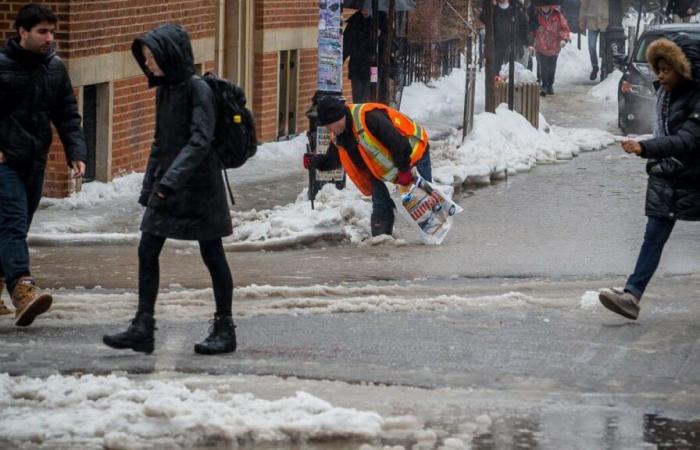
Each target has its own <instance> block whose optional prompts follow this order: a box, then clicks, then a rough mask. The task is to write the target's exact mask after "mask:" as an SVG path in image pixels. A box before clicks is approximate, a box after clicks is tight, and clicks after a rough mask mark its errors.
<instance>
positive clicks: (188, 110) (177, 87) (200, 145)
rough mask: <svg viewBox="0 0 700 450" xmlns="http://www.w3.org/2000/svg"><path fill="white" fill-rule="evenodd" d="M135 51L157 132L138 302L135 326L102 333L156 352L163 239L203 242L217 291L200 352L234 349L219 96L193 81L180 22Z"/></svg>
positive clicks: (145, 195) (109, 340)
mask: <svg viewBox="0 0 700 450" xmlns="http://www.w3.org/2000/svg"><path fill="white" fill-rule="evenodd" d="M131 50H132V53H133V54H134V57H135V58H136V61H137V62H138V63H139V65H140V66H141V69H142V70H143V71H144V73H145V74H146V76H147V77H148V84H149V86H151V87H154V86H157V87H158V89H157V91H156V130H155V138H154V141H153V145H152V147H151V155H150V157H149V159H148V165H147V167H146V173H145V175H144V179H143V189H142V191H141V197H140V198H139V203H140V204H141V205H143V206H146V212H145V213H144V215H143V220H142V222H141V232H142V234H141V242H140V243H139V250H138V254H139V305H138V310H137V312H136V317H135V318H134V320H133V321H132V322H131V326H130V327H129V328H128V329H127V330H126V331H125V332H123V333H118V334H114V335H107V336H104V338H103V341H104V343H105V344H106V345H108V346H110V347H113V348H120V349H121V348H130V349H132V350H134V351H138V352H144V353H151V352H152V351H153V344H154V339H153V330H154V327H155V320H154V318H153V314H154V308H155V302H156V296H157V294H158V286H159V261H158V260H159V257H160V252H161V250H162V249H163V245H164V244H165V240H166V239H168V238H171V239H182V240H196V241H199V250H200V253H201V254H202V259H203V260H204V263H205V264H206V266H207V269H209V273H210V275H211V279H212V284H213V287H214V299H215V301H216V314H215V316H214V320H213V322H212V323H213V325H212V328H211V330H210V334H209V336H208V337H207V338H206V339H205V340H204V342H201V343H199V344H196V345H195V346H194V351H195V352H197V353H204V354H213V353H227V352H233V351H235V350H236V333H235V326H234V325H233V319H232V314H231V303H232V297H233V278H232V277H231V270H230V268H229V265H228V262H227V261H226V256H225V253H224V248H223V244H222V241H221V238H222V237H224V236H228V235H230V234H231V233H232V232H233V231H232V224H231V213H230V211H229V207H228V202H227V200H226V191H225V190H224V183H223V180H222V177H221V163H220V162H219V160H218V158H217V157H216V156H215V155H214V153H213V152H214V150H213V149H212V141H213V139H214V129H215V127H216V112H215V99H214V93H213V92H212V91H211V89H210V88H209V85H208V84H207V82H206V81H204V79H202V78H201V77H198V76H195V69H194V56H193V53H192V45H191V43H190V38H189V36H188V35H187V32H186V31H185V29H184V28H182V27H180V26H178V25H170V24H168V25H161V26H159V27H157V28H155V29H154V30H152V31H150V32H148V33H146V34H145V35H143V36H141V37H139V38H137V39H136V40H135V41H134V43H133V45H132V48H131Z"/></svg>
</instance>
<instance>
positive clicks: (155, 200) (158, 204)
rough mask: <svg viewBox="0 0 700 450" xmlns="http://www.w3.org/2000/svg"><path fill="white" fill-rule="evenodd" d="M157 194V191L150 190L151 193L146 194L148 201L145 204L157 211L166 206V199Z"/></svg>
mask: <svg viewBox="0 0 700 450" xmlns="http://www.w3.org/2000/svg"><path fill="white" fill-rule="evenodd" d="M158 194H159V192H156V191H153V192H151V195H150V196H148V203H147V204H146V206H148V207H149V208H152V209H155V210H157V211H161V210H165V209H166V208H167V203H166V200H165V198H162V197H161V196H160V195H158Z"/></svg>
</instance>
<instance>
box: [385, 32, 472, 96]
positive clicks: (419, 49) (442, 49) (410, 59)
mask: <svg viewBox="0 0 700 450" xmlns="http://www.w3.org/2000/svg"><path fill="white" fill-rule="evenodd" d="M463 50H464V49H463V48H462V46H460V40H459V39H448V40H444V41H440V42H408V41H403V42H402V43H401V44H400V48H399V52H398V63H399V64H398V65H399V80H400V81H399V83H400V84H401V85H402V86H408V85H410V84H411V83H414V82H416V81H422V82H424V83H426V82H428V81H430V80H434V79H436V78H440V77H443V76H446V75H449V74H450V72H451V71H452V69H454V68H459V67H460V65H461V52H462V51H463Z"/></svg>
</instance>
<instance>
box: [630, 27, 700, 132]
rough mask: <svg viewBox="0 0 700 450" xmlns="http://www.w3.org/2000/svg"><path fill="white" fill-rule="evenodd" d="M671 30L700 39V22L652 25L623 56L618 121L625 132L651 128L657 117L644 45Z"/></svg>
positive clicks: (652, 128) (650, 73) (668, 33)
mask: <svg viewBox="0 0 700 450" xmlns="http://www.w3.org/2000/svg"><path fill="white" fill-rule="evenodd" d="M674 33H688V34H690V35H692V36H694V37H696V38H697V39H700V24H691V23H682V24H666V25H655V26H652V27H649V28H647V29H646V30H645V31H644V33H642V35H641V36H640V37H639V40H638V42H637V45H636V46H635V48H634V51H633V52H631V54H630V55H629V56H627V57H625V58H624V62H623V65H622V71H623V75H622V79H621V80H620V85H619V86H618V90H617V111H618V125H619V126H620V128H621V129H622V131H623V132H624V133H635V134H646V133H652V132H653V131H654V121H655V120H656V91H655V89H654V84H653V83H654V80H656V75H654V71H653V70H652V69H651V66H650V65H649V63H648V62H647V48H648V47H649V44H651V43H652V42H654V41H655V40H657V39H659V38H661V37H666V36H669V35H671V34H674Z"/></svg>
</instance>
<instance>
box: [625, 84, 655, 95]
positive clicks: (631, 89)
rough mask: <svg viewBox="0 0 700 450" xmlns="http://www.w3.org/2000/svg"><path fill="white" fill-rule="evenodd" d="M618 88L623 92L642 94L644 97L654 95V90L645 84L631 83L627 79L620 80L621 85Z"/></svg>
mask: <svg viewBox="0 0 700 450" xmlns="http://www.w3.org/2000/svg"><path fill="white" fill-rule="evenodd" d="M620 90H621V91H622V92H623V93H625V94H635V95H642V96H645V97H653V96H654V91H652V90H651V89H649V88H648V87H647V86H645V85H643V84H632V83H630V82H628V81H623V82H622V86H621V87H620Z"/></svg>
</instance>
